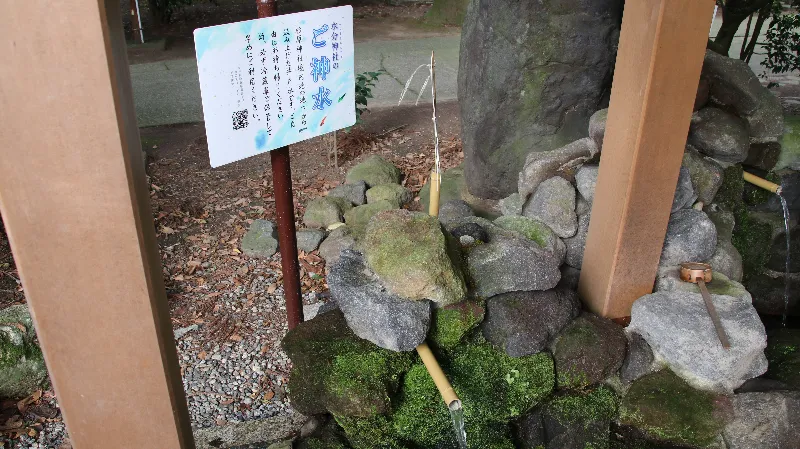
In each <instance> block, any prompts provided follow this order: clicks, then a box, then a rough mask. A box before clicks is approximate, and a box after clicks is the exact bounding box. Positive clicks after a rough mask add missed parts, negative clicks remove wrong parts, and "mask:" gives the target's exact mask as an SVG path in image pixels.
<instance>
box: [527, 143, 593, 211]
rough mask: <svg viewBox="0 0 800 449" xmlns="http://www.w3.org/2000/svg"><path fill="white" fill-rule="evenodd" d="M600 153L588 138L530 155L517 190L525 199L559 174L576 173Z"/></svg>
mask: <svg viewBox="0 0 800 449" xmlns="http://www.w3.org/2000/svg"><path fill="white" fill-rule="evenodd" d="M597 152H598V149H597V146H595V144H594V141H593V140H592V139H590V138H588V137H586V138H583V139H580V140H576V141H575V142H572V143H570V144H568V145H565V146H563V147H561V148H558V149H556V150H552V151H538V152H533V153H531V154H529V155H528V157H527V158H526V159H525V166H524V167H523V168H522V171H520V173H519V182H518V183H517V188H518V189H519V194H520V195H521V196H522V197H523V198H527V197H528V196H529V195H530V194H532V193H534V192H535V191H536V190H537V189H538V187H539V185H540V184H541V183H543V182H544V181H545V180H548V179H550V178H553V177H554V176H557V175H559V174H565V173H573V174H574V173H575V171H577V170H578V168H579V167H580V166H581V165H582V164H583V163H584V162H586V161H588V160H589V159H591V158H593V157H594V156H595V155H596V154H597Z"/></svg>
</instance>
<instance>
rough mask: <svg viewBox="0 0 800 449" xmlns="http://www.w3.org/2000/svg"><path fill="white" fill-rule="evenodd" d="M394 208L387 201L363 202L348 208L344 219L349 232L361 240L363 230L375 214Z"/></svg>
mask: <svg viewBox="0 0 800 449" xmlns="http://www.w3.org/2000/svg"><path fill="white" fill-rule="evenodd" d="M392 209H395V207H394V205H393V204H392V203H390V202H388V201H383V200H382V201H378V202H374V203H369V204H364V205H363V206H358V207H354V208H352V209H350V210H349V211H347V213H346V214H344V221H345V223H347V226H348V228H349V229H350V234H351V235H352V236H353V237H354V238H355V239H356V240H361V238H362V237H364V231H365V230H366V229H367V224H368V223H369V221H370V220H371V219H372V217H374V216H375V215H377V214H379V213H381V212H384V211H387V210H392Z"/></svg>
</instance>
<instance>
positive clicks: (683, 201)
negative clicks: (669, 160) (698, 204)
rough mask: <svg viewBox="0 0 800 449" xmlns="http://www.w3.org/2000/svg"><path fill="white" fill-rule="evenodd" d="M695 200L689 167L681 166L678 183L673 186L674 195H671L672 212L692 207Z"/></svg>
mask: <svg viewBox="0 0 800 449" xmlns="http://www.w3.org/2000/svg"><path fill="white" fill-rule="evenodd" d="M696 200H697V195H696V194H695V193H694V187H693V186H692V177H691V175H689V169H687V168H686V167H681V171H680V174H679V175H678V184H677V185H676V186H675V195H674V196H673V197H672V212H677V211H679V210H681V209H687V208H689V207H692V205H693V204H694V202H695V201H696Z"/></svg>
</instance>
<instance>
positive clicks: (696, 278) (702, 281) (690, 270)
mask: <svg viewBox="0 0 800 449" xmlns="http://www.w3.org/2000/svg"><path fill="white" fill-rule="evenodd" d="M711 278H712V271H711V265H709V264H707V263H697V262H685V263H682V264H681V280H682V281H685V282H691V283H693V284H697V285H698V286H699V287H700V294H701V295H702V296H703V301H705V303H706V309H707V310H708V315H709V316H711V321H712V322H713V323H714V328H715V329H716V331H717V337H719V342H720V343H722V347H723V348H725V349H730V347H731V343H730V341H728V336H727V335H726V334H725V329H724V328H723V327H722V321H720V319H719V315H718V314H717V309H716V308H715V307H714V303H713V302H711V295H710V294H709V293H708V289H707V288H706V283H708V282H711Z"/></svg>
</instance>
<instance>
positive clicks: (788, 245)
mask: <svg viewBox="0 0 800 449" xmlns="http://www.w3.org/2000/svg"><path fill="white" fill-rule="evenodd" d="M778 198H780V200H781V206H782V207H783V224H784V226H786V273H785V276H784V278H783V317H782V318H781V324H782V325H783V327H786V317H787V315H788V314H789V270H790V265H791V261H792V251H791V250H792V248H791V246H792V240H791V238H790V237H789V206H788V205H787V204H786V198H784V197H783V195H781V194H780V193H778Z"/></svg>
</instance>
